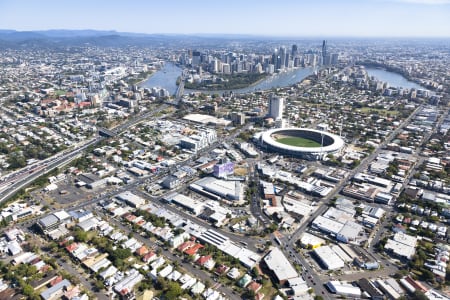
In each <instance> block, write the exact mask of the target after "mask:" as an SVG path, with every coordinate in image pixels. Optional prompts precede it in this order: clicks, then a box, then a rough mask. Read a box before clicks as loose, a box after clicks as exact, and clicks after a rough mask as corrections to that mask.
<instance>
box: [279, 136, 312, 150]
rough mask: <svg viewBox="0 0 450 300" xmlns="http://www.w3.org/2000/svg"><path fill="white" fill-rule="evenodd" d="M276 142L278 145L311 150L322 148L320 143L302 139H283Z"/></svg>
mask: <svg viewBox="0 0 450 300" xmlns="http://www.w3.org/2000/svg"><path fill="white" fill-rule="evenodd" d="M275 140H276V141H277V142H278V143H281V144H285V145H289V146H295V147H309V148H314V147H320V143H318V142H316V141H313V140H310V139H305V138H301V137H281V138H278V139H275Z"/></svg>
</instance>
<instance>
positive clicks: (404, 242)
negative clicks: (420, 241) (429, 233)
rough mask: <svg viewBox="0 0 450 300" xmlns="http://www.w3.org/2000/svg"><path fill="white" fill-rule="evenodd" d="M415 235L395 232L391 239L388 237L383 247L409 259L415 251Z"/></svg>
mask: <svg viewBox="0 0 450 300" xmlns="http://www.w3.org/2000/svg"><path fill="white" fill-rule="evenodd" d="M416 245H417V237H414V236H410V235H407V234H405V233H402V232H397V233H396V234H395V235H394V237H393V238H392V239H388V240H387V243H386V245H385V246H384V249H385V250H387V251H390V252H392V253H393V254H395V255H396V256H399V257H402V258H406V259H411V258H412V257H413V256H414V254H415V253H416Z"/></svg>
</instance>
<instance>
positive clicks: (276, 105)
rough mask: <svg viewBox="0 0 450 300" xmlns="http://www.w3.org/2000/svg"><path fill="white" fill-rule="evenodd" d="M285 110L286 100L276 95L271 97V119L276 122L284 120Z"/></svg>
mask: <svg viewBox="0 0 450 300" xmlns="http://www.w3.org/2000/svg"><path fill="white" fill-rule="evenodd" d="M283 110H284V98H281V97H279V96H276V95H274V94H272V95H270V99H269V117H270V118H272V119H274V120H275V121H276V120H281V119H282V118H283Z"/></svg>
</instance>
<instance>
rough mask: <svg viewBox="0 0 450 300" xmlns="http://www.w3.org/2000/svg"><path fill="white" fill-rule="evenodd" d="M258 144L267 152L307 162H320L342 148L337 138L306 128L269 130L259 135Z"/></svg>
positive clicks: (341, 141)
mask: <svg viewBox="0 0 450 300" xmlns="http://www.w3.org/2000/svg"><path fill="white" fill-rule="evenodd" d="M260 142H261V145H262V147H263V148H265V149H266V150H268V151H273V152H277V153H280V154H284V155H292V156H295V157H299V158H303V159H308V160H321V159H323V158H324V157H325V156H326V155H327V154H330V153H331V154H334V153H337V152H339V151H340V150H341V149H342V147H344V141H343V140H342V139H341V138H340V137H339V136H337V135H334V134H331V133H329V132H325V131H320V130H314V129H307V128H277V129H271V130H268V131H266V132H264V133H262V134H261V136H260Z"/></svg>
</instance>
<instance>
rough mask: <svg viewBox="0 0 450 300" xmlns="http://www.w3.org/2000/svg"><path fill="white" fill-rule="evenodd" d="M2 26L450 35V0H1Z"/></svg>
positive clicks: (138, 30)
mask: <svg viewBox="0 0 450 300" xmlns="http://www.w3.org/2000/svg"><path fill="white" fill-rule="evenodd" d="M0 29H16V30H43V29H102V30H117V31H127V32H141V33H183V34H195V33H230V34H258V35H271V36H274V35H275V36H295V37H301V36H305V37H307V36H363V37H373V36H404V37H411V36H419V37H450V0H309V1H304V0H239V1H237V0H226V1H218V0H157V1H154V0H121V1H116V0H89V1H87V0H72V1H66V0H0Z"/></svg>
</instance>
